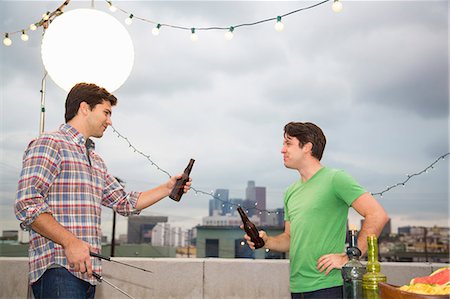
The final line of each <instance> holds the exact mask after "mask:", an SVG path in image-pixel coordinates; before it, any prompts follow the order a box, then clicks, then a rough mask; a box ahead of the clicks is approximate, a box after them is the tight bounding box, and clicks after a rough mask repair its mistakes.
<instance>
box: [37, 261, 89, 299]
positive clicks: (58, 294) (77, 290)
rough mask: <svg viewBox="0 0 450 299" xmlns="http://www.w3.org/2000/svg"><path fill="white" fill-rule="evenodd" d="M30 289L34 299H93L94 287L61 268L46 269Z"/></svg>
mask: <svg viewBox="0 0 450 299" xmlns="http://www.w3.org/2000/svg"><path fill="white" fill-rule="evenodd" d="M31 288H32V289H33V294H34V297H35V298H36V299H41V298H42V299H43V298H70V299H86V298H89V299H94V295H95V286H93V285H91V284H90V283H89V282H86V281H84V280H81V279H79V278H77V277H75V276H73V275H72V274H71V273H70V272H69V271H67V269H66V268H63V267H59V268H51V269H47V271H45V272H44V274H43V275H42V276H41V278H39V279H38V281H36V282H35V283H33V284H32V285H31Z"/></svg>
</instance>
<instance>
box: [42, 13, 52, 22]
mask: <svg viewBox="0 0 450 299" xmlns="http://www.w3.org/2000/svg"><path fill="white" fill-rule="evenodd" d="M49 17H50V12H49V11H47V13H45V14H43V15H42V19H43V20H44V21H47V20H48V18H49Z"/></svg>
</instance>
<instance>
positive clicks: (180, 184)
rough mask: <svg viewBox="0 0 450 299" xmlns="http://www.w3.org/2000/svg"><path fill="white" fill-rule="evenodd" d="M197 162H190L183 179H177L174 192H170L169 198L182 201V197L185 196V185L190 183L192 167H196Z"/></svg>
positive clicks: (192, 160)
mask: <svg viewBox="0 0 450 299" xmlns="http://www.w3.org/2000/svg"><path fill="white" fill-rule="evenodd" d="M194 162H195V160H194V159H191V160H190V161H189V164H188V166H187V167H186V169H185V170H184V172H183V174H182V175H181V178H179V179H177V182H176V183H175V186H173V189H172V191H171V192H170V195H169V197H170V198H172V199H173V200H175V201H180V199H181V196H183V194H184V185H186V183H187V182H188V181H189V174H190V173H191V170H192V166H193V165H194Z"/></svg>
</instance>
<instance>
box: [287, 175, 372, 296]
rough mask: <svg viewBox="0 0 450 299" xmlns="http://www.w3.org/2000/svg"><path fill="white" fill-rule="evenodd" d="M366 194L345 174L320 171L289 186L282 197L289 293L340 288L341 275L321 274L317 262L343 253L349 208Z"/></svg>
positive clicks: (335, 270)
mask: <svg viewBox="0 0 450 299" xmlns="http://www.w3.org/2000/svg"><path fill="white" fill-rule="evenodd" d="M365 192H366V191H365V190H364V189H363V188H362V187H361V186H360V185H359V184H358V183H357V182H356V181H355V180H354V179H353V178H352V177H351V176H350V175H349V174H347V173H346V172H344V171H342V170H337V169H331V168H326V167H323V168H321V169H320V170H319V171H317V172H316V173H315V174H314V176H312V177H311V178H310V179H309V180H308V181H306V182H305V183H303V182H302V181H301V180H300V181H298V182H296V183H294V184H292V185H291V186H289V188H288V189H287V191H286V194H285V197H284V211H285V220H286V221H289V222H290V235H291V240H290V249H289V258H290V267H291V275H290V288H291V292H293V293H299V292H310V291H316V290H320V289H323V288H331V287H335V286H340V285H342V276H341V271H340V270H338V269H333V270H331V272H330V273H329V274H328V275H325V271H324V272H322V273H320V272H319V271H318V270H317V269H316V267H317V260H318V259H319V258H320V257H321V256H322V255H325V254H330V253H343V252H344V249H345V248H344V246H345V232H346V222H347V216H348V208H349V207H350V206H351V204H352V203H353V201H354V200H355V199H357V198H358V197H359V196H361V195H362V194H364V193H365Z"/></svg>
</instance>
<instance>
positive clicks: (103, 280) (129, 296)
mask: <svg viewBox="0 0 450 299" xmlns="http://www.w3.org/2000/svg"><path fill="white" fill-rule="evenodd" d="M92 276H94V277H95V278H96V279H97V280H98V281H99V282H106V284H108V285H110V286H112V287H113V288H115V289H116V290H118V291H119V292H121V293H122V294H124V295H125V296H127V297H128V298H131V299H134V297H133V296H131V295H130V294H128V293H127V292H125V291H124V290H122V289H120V288H119V287H117V286H115V285H114V284H112V283H110V282H109V281H107V280H106V279H104V278H103V277H102V276H101V275H100V274H98V273H96V272H92Z"/></svg>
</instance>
